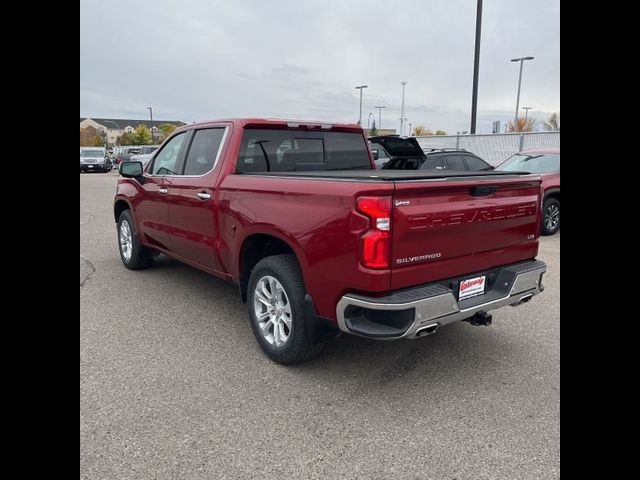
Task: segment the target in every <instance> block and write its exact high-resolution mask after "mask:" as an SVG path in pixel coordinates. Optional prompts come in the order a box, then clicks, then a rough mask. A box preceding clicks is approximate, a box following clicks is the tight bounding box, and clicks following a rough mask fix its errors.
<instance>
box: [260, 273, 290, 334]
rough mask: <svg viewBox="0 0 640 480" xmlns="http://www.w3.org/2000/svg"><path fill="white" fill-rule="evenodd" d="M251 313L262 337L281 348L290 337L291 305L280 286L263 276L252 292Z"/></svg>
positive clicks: (268, 277)
mask: <svg viewBox="0 0 640 480" xmlns="http://www.w3.org/2000/svg"><path fill="white" fill-rule="evenodd" d="M253 311H254V317H255V320H256V322H257V324H258V329H259V331H260V333H261V335H262V337H263V338H264V339H265V340H266V341H267V342H268V343H269V345H273V346H274V347H282V346H284V345H285V344H286V343H287V340H289V336H290V335H291V321H292V317H291V303H289V297H287V292H285V291H284V287H283V286H282V284H281V283H280V282H279V281H278V280H277V279H276V278H274V277H271V276H269V275H265V276H264V277H262V278H261V279H260V280H258V283H257V284H256V288H255V290H254V292H253Z"/></svg>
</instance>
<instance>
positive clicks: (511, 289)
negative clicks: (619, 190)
mask: <svg viewBox="0 0 640 480" xmlns="http://www.w3.org/2000/svg"><path fill="white" fill-rule="evenodd" d="M541 193H542V190H541V180H540V177H539V176H537V175H532V174H528V173H521V172H496V171H490V172H469V171H460V172H456V171H452V170H445V171H423V170H414V171H407V170H376V169H375V164H374V160H373V155H372V152H371V150H370V149H369V147H368V144H367V139H366V137H365V135H364V132H363V130H362V128H361V127H360V126H359V125H355V124H329V123H318V122H302V121H287V120H276V119H232V120H220V121H212V122H206V123H197V124H191V125H188V126H184V127H182V128H180V129H178V130H176V131H175V132H174V133H173V134H172V135H171V136H170V137H169V138H167V140H165V141H164V142H163V144H162V145H161V146H160V148H159V149H158V150H157V151H156V152H154V154H153V158H152V159H151V161H150V162H149V163H147V164H146V165H145V166H144V167H143V165H142V163H141V162H125V163H122V164H121V165H120V177H119V179H118V185H117V190H116V195H115V199H114V205H113V213H114V218H115V221H116V223H117V235H118V244H119V250H120V256H121V259H122V262H123V264H124V266H125V267H126V268H128V269H130V270H137V269H142V268H147V267H149V266H151V265H152V263H153V260H154V257H156V256H157V255H159V254H165V255H168V256H169V257H172V258H174V259H176V260H179V261H181V262H184V263H186V264H188V265H191V266H193V267H195V268H198V269H201V270H203V271H205V272H208V273H210V274H212V275H215V276H217V277H220V278H221V279H223V280H226V281H228V282H232V283H234V284H236V285H237V286H238V289H239V294H240V298H241V299H242V301H244V302H246V303H247V307H248V314H249V321H250V323H251V327H252V329H253V332H254V334H255V337H256V339H257V342H258V343H259V345H260V346H261V347H262V349H263V350H264V352H265V353H266V354H267V356H268V357H270V358H271V359H272V360H274V361H276V362H279V363H282V364H294V363H298V362H302V361H304V360H306V359H308V358H311V357H312V356H314V355H315V354H317V353H318V352H319V351H320V349H321V348H322V345H323V344H324V343H325V340H326V339H328V338H330V337H331V336H334V335H337V334H340V333H342V332H346V333H350V334H355V335H360V336H363V337H368V338H373V339H379V340H394V339H415V338H418V337H422V336H426V335H431V334H433V333H435V332H436V331H437V330H438V329H439V328H441V327H443V326H445V325H447V324H450V323H452V322H457V321H462V320H464V321H467V322H469V323H471V324H472V325H488V324H490V323H491V318H492V317H491V314H490V313H488V312H489V311H490V310H493V309H497V308H500V307H505V306H508V305H511V306H515V305H519V304H521V303H524V302H527V301H529V300H530V299H531V298H532V297H533V296H534V295H536V294H538V293H540V292H542V290H543V285H542V276H543V274H544V273H545V271H546V266H545V264H544V263H543V262H541V261H539V260H536V256H537V254H538V235H539V232H540V219H541V203H540V202H541V198H542V197H541Z"/></svg>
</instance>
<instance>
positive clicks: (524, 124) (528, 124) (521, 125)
mask: <svg viewBox="0 0 640 480" xmlns="http://www.w3.org/2000/svg"><path fill="white" fill-rule="evenodd" d="M537 125H538V120H537V119H536V118H533V117H531V118H523V117H519V118H518V121H517V123H515V124H514V122H513V120H510V121H509V127H508V128H507V131H509V132H533V131H535V129H536V126H537Z"/></svg>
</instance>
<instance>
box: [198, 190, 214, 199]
mask: <svg viewBox="0 0 640 480" xmlns="http://www.w3.org/2000/svg"><path fill="white" fill-rule="evenodd" d="M196 195H198V198H199V199H200V200H209V199H210V198H211V194H210V193H207V192H198V193H197V194H196Z"/></svg>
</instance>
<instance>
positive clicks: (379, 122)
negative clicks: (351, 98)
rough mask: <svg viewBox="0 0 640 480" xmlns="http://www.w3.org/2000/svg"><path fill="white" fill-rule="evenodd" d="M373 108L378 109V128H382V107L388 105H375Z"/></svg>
mask: <svg viewBox="0 0 640 480" xmlns="http://www.w3.org/2000/svg"><path fill="white" fill-rule="evenodd" d="M373 108H377V109H378V130H380V129H381V128H382V109H383V108H387V107H386V106H384V107H373Z"/></svg>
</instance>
